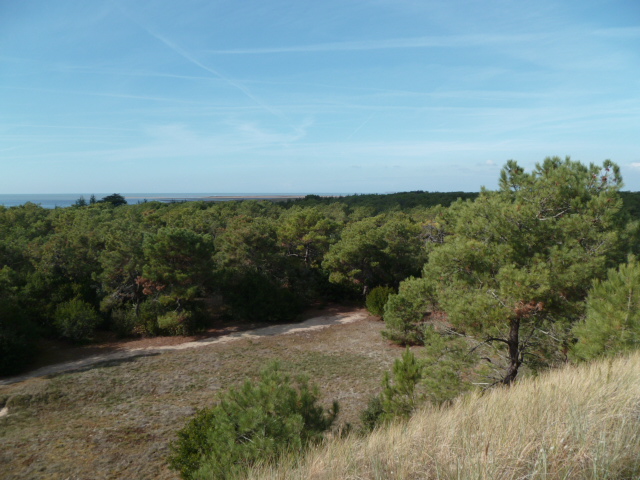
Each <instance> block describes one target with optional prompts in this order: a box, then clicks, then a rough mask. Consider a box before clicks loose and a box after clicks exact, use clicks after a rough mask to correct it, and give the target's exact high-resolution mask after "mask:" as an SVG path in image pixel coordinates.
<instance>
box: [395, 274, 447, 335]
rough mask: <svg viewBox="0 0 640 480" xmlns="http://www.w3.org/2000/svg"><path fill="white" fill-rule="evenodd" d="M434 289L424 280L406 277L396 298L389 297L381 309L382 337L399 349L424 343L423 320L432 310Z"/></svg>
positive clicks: (430, 283)
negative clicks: (396, 344)
mask: <svg viewBox="0 0 640 480" xmlns="http://www.w3.org/2000/svg"><path fill="white" fill-rule="evenodd" d="M435 302H436V300H435V288H434V286H433V283H432V282H430V281H429V280H428V279H425V278H413V277H409V278H407V279H406V280H405V281H404V282H402V283H401V284H400V289H399V291H398V294H397V295H389V299H388V300H387V303H386V304H385V306H384V323H385V325H386V328H385V329H384V330H383V331H382V336H383V337H385V338H387V339H389V340H391V341H393V342H395V343H398V344H400V345H420V344H422V343H423V341H424V335H423V331H424V321H425V317H426V316H427V315H428V314H429V313H431V312H432V311H433V310H434V304H435Z"/></svg>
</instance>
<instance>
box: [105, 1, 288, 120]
mask: <svg viewBox="0 0 640 480" xmlns="http://www.w3.org/2000/svg"><path fill="white" fill-rule="evenodd" d="M115 5H116V6H117V8H118V9H119V10H120V11H121V12H122V14H123V15H125V16H126V17H127V18H128V19H129V20H131V21H132V22H133V23H135V24H136V25H138V27H140V28H142V29H143V30H144V31H145V32H147V33H148V34H149V35H151V36H152V37H154V38H155V39H156V40H159V41H160V42H162V43H164V44H165V45H166V46H167V47H169V48H170V49H171V50H173V51H174V52H175V53H177V54H178V55H180V56H181V57H182V58H184V59H185V60H188V61H189V62H191V63H193V64H194V65H196V66H198V67H200V68H201V69H203V70H205V71H207V72H209V73H211V74H212V75H215V76H216V77H218V78H219V79H221V80H223V81H224V82H226V83H227V84H228V85H231V86H232V87H234V88H236V89H237V90H240V91H241V92H242V93H243V94H244V95H245V96H246V97H248V98H250V99H251V100H252V101H253V102H255V103H257V104H258V105H259V106H260V107H262V108H264V109H265V110H266V111H268V112H269V113H271V114H272V115H274V116H276V117H278V118H280V119H281V120H285V121H286V122H287V124H289V127H291V128H294V127H293V126H292V125H290V121H289V120H288V119H287V118H286V117H285V116H284V115H282V113H280V112H278V111H276V110H274V109H273V108H271V107H270V106H269V105H267V104H266V103H264V102H263V101H262V100H260V99H259V98H257V97H256V96H255V95H253V94H252V93H251V92H250V91H249V90H247V89H246V88H245V87H244V86H243V85H241V84H239V83H238V82H236V81H234V80H233V79H231V78H229V77H227V76H226V75H223V74H222V73H220V72H219V71H217V70H215V69H213V68H211V67H208V66H207V65H205V64H204V63H202V62H201V61H200V60H198V59H197V58H195V57H194V56H193V55H191V54H190V53H189V52H187V51H186V50H185V49H183V48H182V47H180V46H179V45H177V44H176V43H174V42H172V41H171V40H169V39H168V38H165V37H164V36H162V35H160V34H159V33H156V32H154V31H153V30H152V29H151V28H149V27H147V26H146V25H144V24H142V23H141V22H139V21H138V20H136V19H135V18H133V16H131V15H130V14H129V13H128V12H127V11H126V10H125V9H124V8H123V7H122V5H120V4H115Z"/></svg>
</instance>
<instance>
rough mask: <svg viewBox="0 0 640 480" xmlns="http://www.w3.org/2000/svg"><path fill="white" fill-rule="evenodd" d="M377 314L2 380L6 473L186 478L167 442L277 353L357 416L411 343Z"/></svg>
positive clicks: (0, 467) (345, 417) (346, 413)
mask: <svg viewBox="0 0 640 480" xmlns="http://www.w3.org/2000/svg"><path fill="white" fill-rule="evenodd" d="M382 326H383V324H382V322H380V321H377V320H373V319H369V320H363V321H358V322H355V323H353V324H349V325H337V326H332V327H329V328H326V329H324V330H318V331H310V332H304V333H296V334H291V335H286V336H280V337H263V338H258V339H242V340H238V341H235V342H233V343H228V344H218V345H212V346H209V347H203V348H199V349H193V350H183V351H174V352H169V353H165V354H162V355H157V356H149V357H138V358H136V359H134V360H130V361H125V362H112V363H108V364H102V365H99V366H96V367H93V368H90V369H87V370H86V371H83V372H76V373H69V374H64V375H58V376H54V377H51V378H40V379H33V380H30V381H27V382H22V383H20V384H14V385H9V386H0V406H2V404H3V403H4V402H5V400H6V399H7V398H8V406H9V416H7V417H2V418H0V477H1V478H2V479H3V480H5V479H36V478H38V479H39V478H51V479H54V478H55V479H57V478H73V479H92V480H97V479H121V478H131V479H134V478H153V479H173V478H177V475H176V473H175V472H172V471H170V470H168V469H167V467H166V465H165V458H166V456H167V453H168V444H169V442H170V441H171V440H172V439H173V438H174V437H175V432H176V431H177V430H178V429H180V428H181V427H182V426H183V425H184V424H185V422H186V420H187V419H188V418H189V417H190V416H191V415H193V413H194V412H195V409H196V408H198V407H204V406H207V405H210V404H212V403H213V402H214V400H215V398H216V395H217V393H218V392H219V391H220V390H221V389H225V388H228V387H229V386H230V385H233V384H237V383H239V382H241V381H243V379H245V378H247V377H255V376H256V375H257V373H258V371H259V370H260V369H261V368H262V367H263V366H264V365H265V364H266V363H268V362H269V361H270V360H272V359H276V358H277V359H281V360H282V361H283V362H284V365H285V366H287V365H288V369H289V371H291V372H299V373H306V374H308V375H309V376H310V378H311V379H312V381H314V382H315V383H317V384H318V385H319V386H320V387H321V390H322V393H323V402H324V403H325V404H326V405H329V404H330V402H331V400H332V399H334V398H335V399H337V400H339V401H340V404H341V407H342V409H341V410H342V412H341V418H340V420H341V421H343V422H345V421H347V422H352V423H357V421H358V412H359V411H360V410H362V409H364V407H365V406H366V403H367V400H368V397H369V396H370V395H371V394H373V393H376V392H377V391H379V389H380V379H381V378H382V373H383V372H384V371H385V370H387V369H388V368H389V367H390V365H391V363H392V362H393V359H395V358H396V357H397V356H398V355H399V354H400V353H401V351H402V349H399V348H397V347H393V346H390V345H389V344H388V343H387V342H384V341H383V340H382V339H381V337H380V329H381V328H382Z"/></svg>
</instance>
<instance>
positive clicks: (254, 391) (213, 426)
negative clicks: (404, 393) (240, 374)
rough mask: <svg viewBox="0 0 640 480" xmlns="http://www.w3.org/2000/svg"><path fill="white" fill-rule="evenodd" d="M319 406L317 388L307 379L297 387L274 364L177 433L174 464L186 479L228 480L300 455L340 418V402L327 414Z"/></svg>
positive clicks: (303, 379) (201, 412)
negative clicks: (261, 464)
mask: <svg viewBox="0 0 640 480" xmlns="http://www.w3.org/2000/svg"><path fill="white" fill-rule="evenodd" d="M317 402H318V390H317V388H316V387H313V386H310V385H309V383H308V381H307V380H306V379H305V378H299V379H298V380H297V382H296V384H294V383H293V382H292V380H291V378H290V377H289V376H288V375H285V374H284V373H283V372H282V371H281V369H280V367H279V365H278V364H277V363H273V364H271V365H270V366H268V367H267V368H265V369H264V370H263V371H262V373H261V375H260V380H259V381H258V382H257V383H252V382H250V381H247V382H246V383H245V384H244V385H243V386H242V387H241V388H236V389H231V390H229V391H228V392H226V393H225V394H223V395H222V397H221V398H220V401H219V403H218V404H216V405H215V406H213V407H211V408H208V409H204V410H201V411H200V412H199V413H198V414H197V415H196V416H195V418H193V419H192V420H191V421H190V422H189V423H188V424H187V425H186V426H185V427H184V428H183V429H182V430H181V431H180V432H178V440H177V441H176V442H174V443H173V444H172V455H171V457H170V459H169V463H170V465H171V467H172V468H173V469H176V470H179V471H180V473H181V474H182V477H183V478H185V479H196V478H208V479H227V478H234V477H237V476H240V475H242V473H243V472H244V471H246V469H247V468H249V467H250V466H251V465H253V464H255V463H256V462H260V461H268V460H273V459H276V458H277V457H278V456H280V455H283V454H286V453H290V452H296V453H300V452H301V451H302V449H304V448H306V447H307V446H308V445H310V444H313V443H317V442H318V441H320V440H321V439H322V435H323V432H325V431H326V430H327V429H329V428H330V427H331V425H332V423H333V421H334V419H335V416H336V415H337V411H338V405H337V403H335V402H334V405H333V410H332V411H331V412H329V413H328V414H327V413H325V411H324V409H323V408H322V407H321V406H319V405H318V404H317Z"/></svg>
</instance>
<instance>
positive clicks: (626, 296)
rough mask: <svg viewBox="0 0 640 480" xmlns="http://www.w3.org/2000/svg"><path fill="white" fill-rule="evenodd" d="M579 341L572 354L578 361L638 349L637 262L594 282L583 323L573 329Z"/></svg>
mask: <svg viewBox="0 0 640 480" xmlns="http://www.w3.org/2000/svg"><path fill="white" fill-rule="evenodd" d="M573 333H574V334H575V335H576V337H577V338H578V342H577V343H576V344H575V345H574V346H573V349H572V354H573V356H574V357H576V358H577V359H580V360H590V359H593V358H596V357H599V356H608V355H617V354H619V353H621V352H627V351H630V350H634V349H637V348H638V347H640V263H638V261H637V259H636V257H634V256H633V255H630V256H629V259H628V262H627V263H626V264H622V265H620V266H619V267H618V269H617V270H616V269H611V270H609V272H608V273H607V279H606V280H604V281H600V280H595V281H594V282H593V288H592V289H591V291H590V292H589V296H588V298H587V315H586V318H585V321H584V322H581V323H578V324H576V325H575V327H574V328H573Z"/></svg>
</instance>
